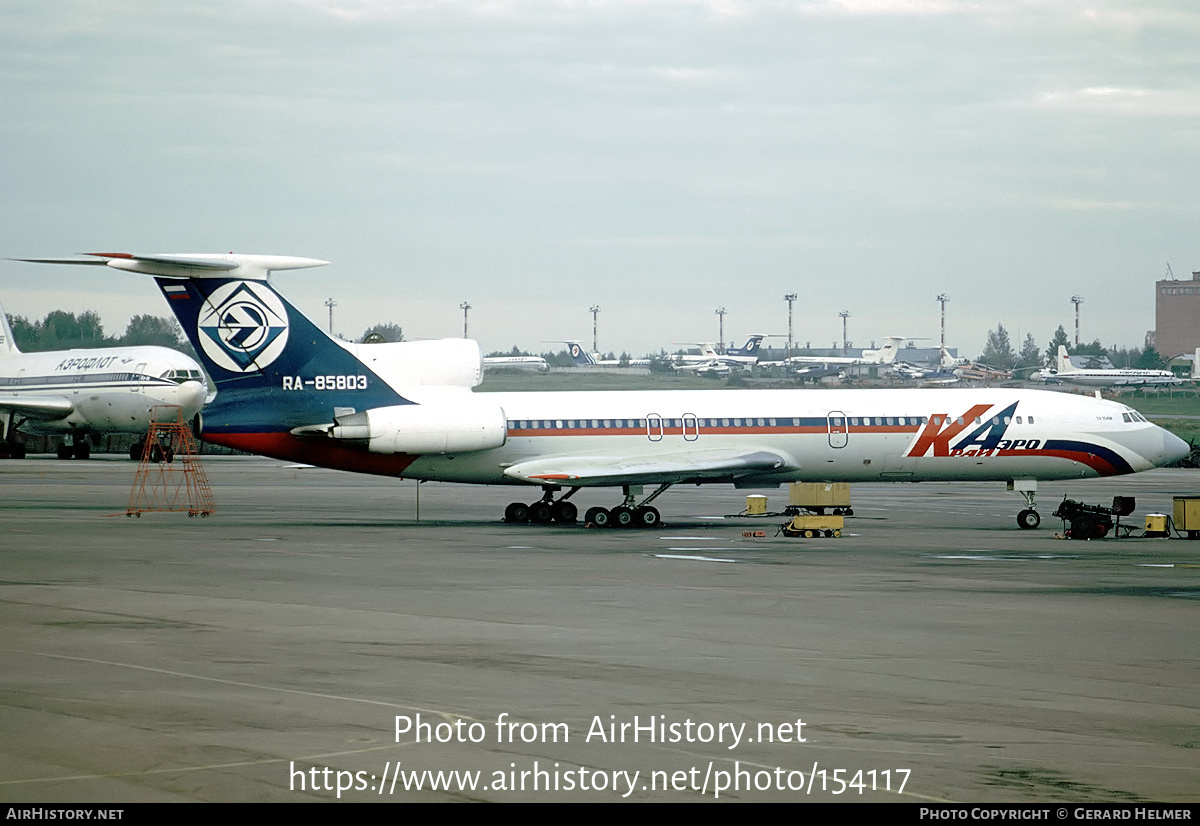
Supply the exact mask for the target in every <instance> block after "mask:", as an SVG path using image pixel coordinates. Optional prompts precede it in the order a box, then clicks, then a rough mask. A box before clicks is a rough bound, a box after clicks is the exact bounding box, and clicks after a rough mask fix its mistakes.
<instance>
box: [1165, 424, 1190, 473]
mask: <svg viewBox="0 0 1200 826" xmlns="http://www.w3.org/2000/svg"><path fill="white" fill-rule="evenodd" d="M1162 434H1163V451H1162V455H1163V458H1162V461H1161V462H1159V463H1158V464H1160V465H1169V464H1170V463H1171V462H1178V461H1179V460H1180V459H1182V458H1184V457H1185V456H1188V455H1189V454H1190V453H1191V452H1192V446H1191V445H1190V444H1188V443H1187V442H1185V441H1184V440H1183V439H1181V438H1179V437H1178V436H1176V435H1175V434H1174V433H1172V432H1171V431H1169V430H1164V431H1163V432H1162Z"/></svg>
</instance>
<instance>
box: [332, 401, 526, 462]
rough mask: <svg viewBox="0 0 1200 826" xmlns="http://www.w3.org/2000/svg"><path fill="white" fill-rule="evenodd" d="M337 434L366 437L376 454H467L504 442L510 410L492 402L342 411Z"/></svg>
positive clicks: (336, 436)
mask: <svg viewBox="0 0 1200 826" xmlns="http://www.w3.org/2000/svg"><path fill="white" fill-rule="evenodd" d="M326 432H327V433H328V435H329V436H331V437H333V438H334V439H348V440H353V441H365V442H366V444H367V450H369V451H371V452H372V453H414V454H418V453H466V452H469V451H473V450H488V449H490V448H493V447H500V446H501V445H503V444H504V441H505V439H507V438H508V426H507V423H506V422H505V418H504V411H503V410H502V409H501V408H499V407H497V406H496V405H492V404H478V403H466V404H463V403H456V404H453V405H450V404H445V403H442V404H401V405H393V406H391V407H376V408H373V409H371V410H364V411H362V412H360V413H350V414H347V415H345V416H336V417H334V420H333V427H331V428H329V429H328V430H327V431H326Z"/></svg>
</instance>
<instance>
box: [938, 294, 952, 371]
mask: <svg viewBox="0 0 1200 826" xmlns="http://www.w3.org/2000/svg"><path fill="white" fill-rule="evenodd" d="M937 300H938V303H940V304H941V305H942V349H941V352H939V353H938V360H939V361H940V362H941V363H943V364H945V363H946V302H947V301H949V300H950V296H948V295H946V294H945V293H942V294H941V295H939V296H938V297H937Z"/></svg>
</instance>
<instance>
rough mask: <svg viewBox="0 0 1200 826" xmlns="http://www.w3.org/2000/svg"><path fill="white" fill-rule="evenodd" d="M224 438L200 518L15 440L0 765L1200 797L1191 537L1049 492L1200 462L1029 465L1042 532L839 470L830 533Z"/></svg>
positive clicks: (1144, 480)
mask: <svg viewBox="0 0 1200 826" xmlns="http://www.w3.org/2000/svg"><path fill="white" fill-rule="evenodd" d="M205 467H206V469H207V471H208V475H209V478H210V480H211V481H212V485H213V490H214V492H215V495H216V498H217V512H216V513H215V514H214V515H213V516H212V517H211V518H188V516H187V515H186V514H184V513H149V514H146V515H144V516H142V517H141V518H139V519H131V518H126V517H125V516H124V507H125V503H126V500H127V498H128V495H129V490H130V486H131V484H132V482H133V478H134V471H135V465H134V464H133V463H131V462H129V461H127V460H120V459H117V458H116V457H97V458H94V459H92V460H90V461H86V462H61V461H56V460H53V459H50V458H46V457H34V458H30V459H27V460H25V461H6V462H2V463H0V559H2V560H3V574H2V575H0V629H2V631H0V662H2V663H3V665H2V667H0V735H2V736H0V800H2V801H5V802H34V801H36V802H123V803H132V802H139V801H293V802H298V801H304V800H313V801H333V800H336V799H338V798H339V796H340V799H342V800H349V801H368V800H369V801H380V800H395V801H430V800H459V801H471V800H491V801H510V800H511V801H529V800H561V801H585V800H621V799H627V800H636V801H652V800H653V801H699V800H713V799H719V800H730V801H765V800H787V801H806V800H813V801H838V800H841V801H850V800H864V801H868V800H869V801H907V802H920V801H955V802H993V801H994V802H1048V801H1057V802H1063V801H1097V802H1100V801H1109V802H1137V801H1157V802H1187V801H1196V800H1197V799H1200V708H1198V707H1200V689H1198V687H1197V686H1198V683H1200V680H1198V677H1200V604H1198V601H1200V542H1188V541H1182V540H1165V539H1137V538H1130V539H1121V540H1114V539H1111V538H1109V539H1105V540H1096V541H1091V542H1076V541H1064V540H1059V539H1056V538H1055V533H1056V532H1061V523H1060V522H1059V520H1057V519H1054V518H1052V517H1051V516H1050V514H1051V513H1052V512H1053V510H1054V508H1055V506H1056V504H1057V502H1058V501H1059V500H1060V499H1061V498H1062V496H1063V495H1064V494H1069V495H1070V496H1071V498H1074V499H1078V500H1081V501H1085V502H1089V503H1096V504H1110V503H1111V498H1112V497H1113V496H1114V495H1117V494H1120V495H1126V496H1134V497H1136V499H1137V509H1136V511H1135V514H1134V516H1132V517H1128V518H1127V519H1126V522H1128V523H1131V524H1134V525H1138V526H1139V527H1140V526H1141V525H1142V524H1143V523H1144V515H1145V514H1146V513H1148V512H1152V511H1158V512H1164V513H1170V512H1171V505H1172V496H1173V495H1200V472H1197V471H1185V470H1159V471H1153V472H1150V473H1145V474H1139V475H1136V476H1130V477H1121V478H1115V479H1107V480H1090V481H1085V482H1071V483H1043V484H1042V486H1041V490H1040V491H1039V495H1038V504H1039V510H1040V512H1041V513H1042V517H1043V523H1042V528H1041V529H1040V530H1038V531H1021V530H1018V529H1017V527H1016V522H1015V515H1016V513H1017V511H1018V510H1020V509H1021V508H1022V507H1023V504H1022V500H1021V498H1020V497H1019V496H1017V495H1015V494H1010V493H1006V492H1005V490H1004V485H1003V484H1001V483H992V484H955V485H950V484H920V485H888V484H863V485H855V486H854V489H853V491H854V508H855V513H856V516H854V517H853V518H849V519H848V520H847V528H846V535H844V536H843V537H841V538H840V539H787V538H784V537H782V536H777V535H776V529H777V527H778V525H779V524H780V523H781V522H782V521H783V520H782V519H781V518H765V519H758V520H752V519H746V518H728V517H726V516H723V515H727V514H735V513H738V512H739V511H741V510H742V509H743V508H744V507H745V496H746V494H748V493H763V494H766V495H767V496H768V498H769V507H770V508H771V509H781V508H782V506H783V505H785V504H786V502H787V489H786V488H781V489H778V490H772V491H738V490H734V489H732V488H730V487H727V486H718V487H705V488H696V487H690V488H684V487H679V488H675V489H672V490H671V491H669V492H668V493H666V494H665V495H663V496H662V497H660V498H659V499H658V500H656V502H655V504H656V505H657V506H658V507H659V508H660V510H661V511H662V514H663V519H664V526H663V527H662V528H661V529H658V530H654V531H621V530H612V529H610V530H588V529H585V528H583V527H582V526H575V527H561V526H549V527H542V526H532V525H505V524H502V523H501V522H500V516H501V514H502V512H503V509H504V506H505V504H507V503H508V502H510V501H513V500H514V499H518V498H520V499H522V500H524V501H533V500H535V499H536V498H537V495H536V492H533V491H530V490H529V489H520V488H500V487H494V488H473V487H467V486H459V485H440V484H424V485H421V486H420V491H419V495H420V521H419V522H418V521H417V494H418V489H417V486H416V485H415V484H414V483H412V482H407V481H399V480H392V479H380V478H373V477H365V476H354V475H348V474H343V473H338V472H335V471H327V470H320V469H312V468H298V467H295V466H288V465H286V464H285V463H282V462H277V461H272V460H267V459H257V458H245V457H212V458H206V459H205ZM522 494H523V495H522ZM617 498H618V496H617V494H616V492H615V491H612V490H608V491H581V492H580V493H579V494H578V495H577V496H576V497H575V498H574V500H573V501H575V502H576V503H577V504H579V505H580V510H581V511H582V510H584V509H585V508H586V507H587V506H590V505H596V504H600V505H606V506H611V505H614V504H617ZM114 514H117V515H114ZM755 531H762V532H763V533H764V534H765V536H762V537H755V536H753V535H750V536H744V533H745V532H750V533H751V534H753V533H754V532H755ZM1138 533H1140V529H1139V531H1138ZM397 718H399V728H400V729H402V731H401V733H400V734H399V735H397V728H398V723H397ZM498 721H499V724H498ZM510 724H514V725H510ZM622 724H624V730H622ZM622 734H623V735H624V736H623V737H622ZM439 740H445V741H446V742H439ZM473 740H474V741H475V742H472V741H473ZM430 741H432V742H430ZM397 764H399V771H400V772H401V773H400V774H398V773H397ZM427 771H428V772H431V773H432V774H425V772H427ZM438 771H443V772H458V774H446V775H442V776H441V777H440V778H439V776H438V775H437V774H436V772H438ZM635 772H636V773H637V774H636V775H635V774H634V773H635ZM433 782H438V783H440V784H444V785H446V786H449V788H440V789H436V790H433V789H430V788H429V786H430V784H431V783H433ZM418 783H419V784H420V785H421V786H422V788H421V789H420V790H417V788H416V785H417V784H418ZM472 784H473V785H474V788H471V786H472ZM339 785H340V786H342V787H343V788H342V790H341V791H340V792H339V791H338V786H339ZM556 788H557V791H556V790H555V789H556Z"/></svg>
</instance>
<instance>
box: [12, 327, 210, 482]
mask: <svg viewBox="0 0 1200 826" xmlns="http://www.w3.org/2000/svg"><path fill="white" fill-rule="evenodd" d="M207 394H208V384H207V383H206V381H205V379H204V373H202V372H201V370H200V365H198V364H196V362H194V361H192V360H191V359H190V358H188V357H187V356H185V355H184V354H183V353H179V352H176V351H175V350H171V349H169V348H167V347H150V346H140V347H106V348H100V349H94V350H56V351H53V352H45V353H22V352H21V351H20V350H19V349H17V344H16V342H15V341H14V340H13V335H12V329H11V328H10V327H9V324H8V317H7V316H6V315H5V314H4V311H3V310H2V309H0V436H2V437H3V447H4V451H3V452H4V455H8V456H12V457H14V458H18V459H19V458H22V457H23V456H24V455H25V446H24V445H22V444H21V443H20V442H17V441H16V440H15V439H14V438H13V431H14V430H21V431H24V432H26V433H38V434H43V435H61V436H63V437H64V441H63V444H61V445H60V446H59V448H58V457H59V458H60V459H69V458H76V459H86V458H88V456H90V455H91V444H90V443H89V442H88V437H89V436H92V437H94V436H100V435H103V434H106V433H137V434H141V435H143V436H144V435H145V433H146V430H147V428H148V427H149V426H150V422H151V421H152V419H153V417H154V409H155V408H156V407H159V406H161V405H175V406H178V407H180V408H182V410H183V415H184V417H185V418H186V419H190V418H191V417H192V416H194V415H196V414H197V413H198V412H200V408H201V407H203V406H204V398H205V396H206V395H207ZM158 414H159V418H160V419H161V420H163V421H168V420H173V419H174V418H175V417H176V415H177V413H176V411H175V410H168V409H166V408H163V407H159V410H158ZM135 454H136V456H135ZM141 455H142V448H141V445H140V443H139V444H135V445H134V446H133V447H132V448H131V449H130V456H131V457H135V458H140V457H141Z"/></svg>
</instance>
